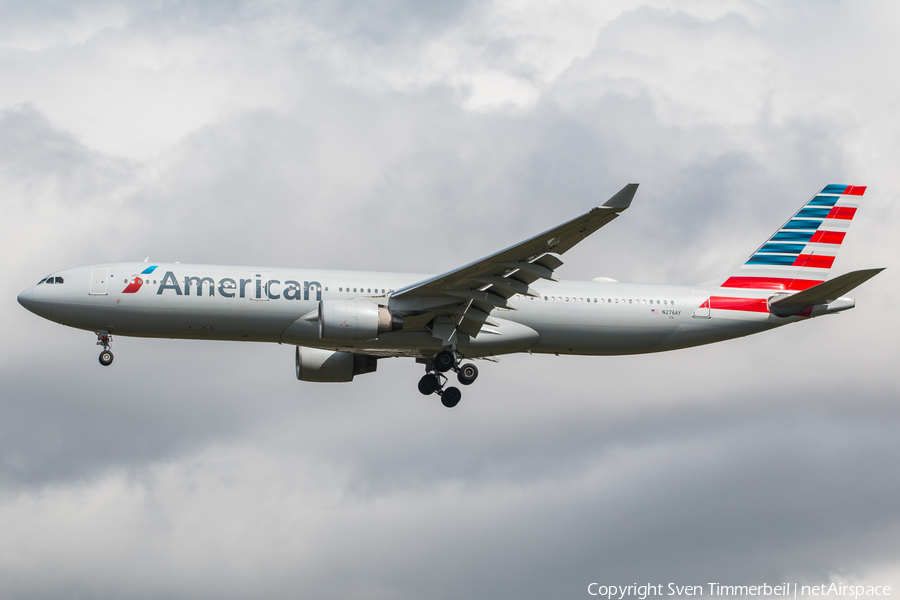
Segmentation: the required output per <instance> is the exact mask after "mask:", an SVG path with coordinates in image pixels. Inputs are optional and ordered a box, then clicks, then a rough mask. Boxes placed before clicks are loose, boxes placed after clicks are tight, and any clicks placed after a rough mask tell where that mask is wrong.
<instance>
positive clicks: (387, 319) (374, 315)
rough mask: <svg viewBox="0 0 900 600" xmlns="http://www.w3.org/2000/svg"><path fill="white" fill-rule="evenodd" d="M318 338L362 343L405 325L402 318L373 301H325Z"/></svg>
mask: <svg viewBox="0 0 900 600" xmlns="http://www.w3.org/2000/svg"><path fill="white" fill-rule="evenodd" d="M318 320H319V337H320V338H321V339H323V340H328V341H330V342H361V341H363V340H371V339H373V338H376V337H378V334H380V333H387V332H388V331H397V330H399V329H401V328H402V327H403V317H401V316H399V315H395V314H391V311H389V310H388V309H387V308H385V307H383V306H378V305H377V304H375V303H374V302H365V301H362V302H360V301H357V300H322V301H321V302H319V315H318Z"/></svg>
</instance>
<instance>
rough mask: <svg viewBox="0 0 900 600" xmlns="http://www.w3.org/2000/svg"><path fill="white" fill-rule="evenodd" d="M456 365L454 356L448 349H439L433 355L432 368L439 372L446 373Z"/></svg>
mask: <svg viewBox="0 0 900 600" xmlns="http://www.w3.org/2000/svg"><path fill="white" fill-rule="evenodd" d="M454 366H456V356H454V355H453V353H452V352H450V351H449V350H441V351H440V352H438V353H437V356H435V357H434V370H435V371H437V372H439V373H446V372H447V371H449V370H450V369H452V368H453V367H454Z"/></svg>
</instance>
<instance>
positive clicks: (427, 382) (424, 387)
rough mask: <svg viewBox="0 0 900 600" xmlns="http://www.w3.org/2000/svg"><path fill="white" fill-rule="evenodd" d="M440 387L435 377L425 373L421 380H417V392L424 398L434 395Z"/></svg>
mask: <svg viewBox="0 0 900 600" xmlns="http://www.w3.org/2000/svg"><path fill="white" fill-rule="evenodd" d="M440 387H441V382H440V381H438V377H437V375H432V374H431V373H426V374H425V375H423V376H422V379H420V380H419V391H420V392H421V393H422V394H424V395H426V396H427V395H428V394H433V393H435V392H436V391H438V390H439V389H440Z"/></svg>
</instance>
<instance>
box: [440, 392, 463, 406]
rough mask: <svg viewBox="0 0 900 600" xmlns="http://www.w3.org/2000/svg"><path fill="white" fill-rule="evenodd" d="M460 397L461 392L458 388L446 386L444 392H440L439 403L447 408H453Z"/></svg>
mask: <svg viewBox="0 0 900 600" xmlns="http://www.w3.org/2000/svg"><path fill="white" fill-rule="evenodd" d="M461 398H462V392H460V391H459V388H456V387H448V388H447V389H445V390H444V393H443V394H441V404H443V405H444V406H446V407H447V408H453V407H454V406H456V405H457V404H459V401H460V399H461Z"/></svg>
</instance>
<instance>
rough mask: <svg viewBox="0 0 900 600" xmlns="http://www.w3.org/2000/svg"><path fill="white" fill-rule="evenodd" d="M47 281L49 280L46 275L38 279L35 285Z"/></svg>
mask: <svg viewBox="0 0 900 600" xmlns="http://www.w3.org/2000/svg"><path fill="white" fill-rule="evenodd" d="M45 281H47V278H46V277H44V278H43V279H41V280H40V281H38V282H37V283H36V284H35V285H41V284H42V283H44V282H45Z"/></svg>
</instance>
